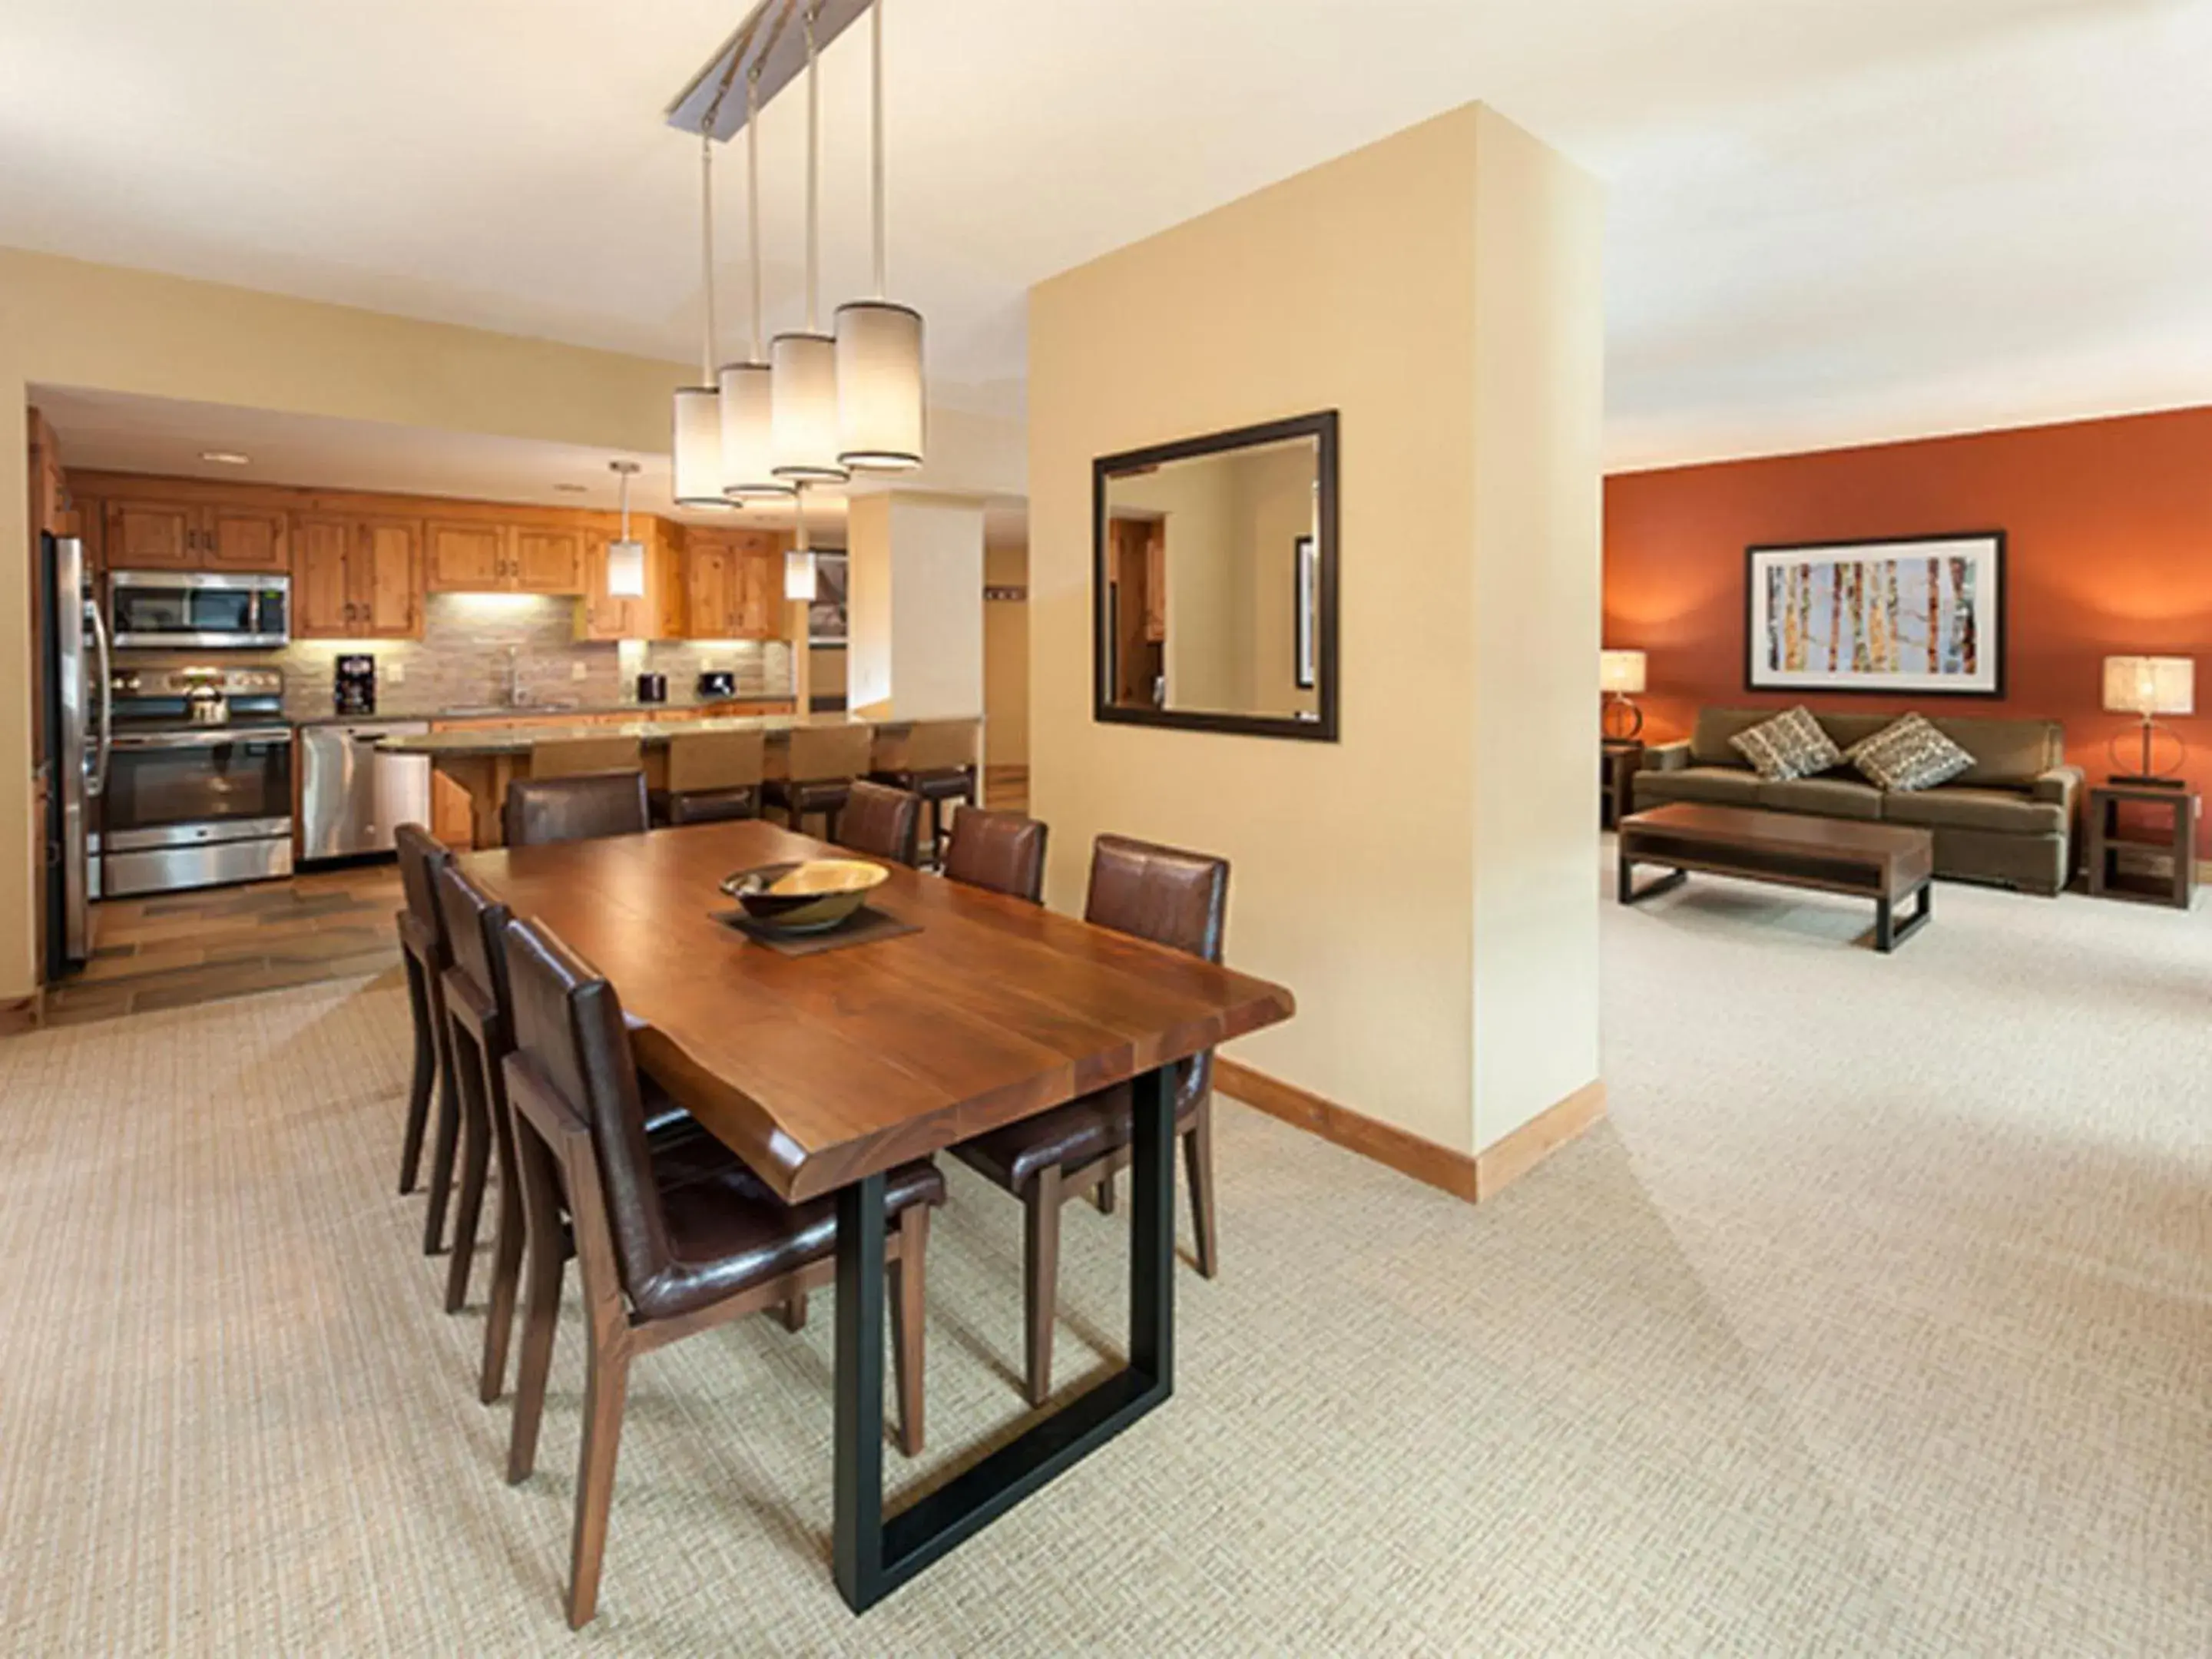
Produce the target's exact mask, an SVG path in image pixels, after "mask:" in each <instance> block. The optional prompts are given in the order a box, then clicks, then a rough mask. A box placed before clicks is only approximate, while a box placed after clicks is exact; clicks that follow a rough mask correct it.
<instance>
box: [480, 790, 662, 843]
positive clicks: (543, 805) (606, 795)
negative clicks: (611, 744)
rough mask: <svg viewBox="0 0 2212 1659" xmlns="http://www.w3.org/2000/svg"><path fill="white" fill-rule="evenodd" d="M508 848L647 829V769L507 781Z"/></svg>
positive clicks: (639, 833) (506, 816) (588, 839)
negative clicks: (643, 771)
mask: <svg viewBox="0 0 2212 1659" xmlns="http://www.w3.org/2000/svg"><path fill="white" fill-rule="evenodd" d="M504 823H505V827H506V833H507V845H508V846H509V847H544V846H548V845H550V844H551V843H553V842H563V841H595V840H597V839H598V838H599V836H635V835H641V834H643V833H644V831H645V829H646V827H647V823H648V820H647V816H646V802H645V774H644V773H642V772H591V773H586V775H583V776H581V777H574V778H517V779H516V780H515V781H513V783H510V784H508V785H507V810H506V812H505V814H504Z"/></svg>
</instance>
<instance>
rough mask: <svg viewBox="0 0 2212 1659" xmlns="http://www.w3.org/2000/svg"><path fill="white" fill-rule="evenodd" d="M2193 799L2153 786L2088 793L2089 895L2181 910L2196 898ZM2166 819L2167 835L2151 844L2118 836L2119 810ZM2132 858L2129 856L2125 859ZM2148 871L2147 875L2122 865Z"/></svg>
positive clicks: (2102, 787)
mask: <svg viewBox="0 0 2212 1659" xmlns="http://www.w3.org/2000/svg"><path fill="white" fill-rule="evenodd" d="M2198 805H2199V803H2198V799H2197V796H2196V795H2194V794H2192V793H2190V792H2189V791H2188V790H2186V789H2160V788H2159V787H2157V786H2155V785H2154V784H2141V783H2100V784H2095V785H2093V786H2092V787H2091V788H2090V790H2089V890H2090V892H2091V893H2093V894H2094V895H2095V896H2097V897H2099V898H2121V899H2133V900H2135V901H2136V902H2138V903H2142V904H2170V905H2172V906H2173V908H2176V909H2177V910H2186V909H2187V908H2189V907H2190V905H2191V903H2193V902H2195V901H2196V897H2197V811H2198ZM2130 806H2141V807H2148V808H2151V809H2153V810H2155V811H2164V812H2165V813H2166V820H2167V834H2166V836H2163V837H2161V838H2159V839H2156V840H2153V839H2150V838H2148V837H2146V836H2124V835H2122V834H2121V833H2120V813H2121V811H2122V810H2123V809H2124V808H2125V807H2130ZM2131 854H2132V856H2130V855H2131ZM2145 864H2148V865H2152V866H2156V867H2155V868H2154V870H2153V871H2152V872H2148V873H2147V872H2145V871H2143V870H2142V868H2140V867H2136V868H2132V869H2130V868H2124V867H2123V866H2126V865H2136V866H2142V865H2145Z"/></svg>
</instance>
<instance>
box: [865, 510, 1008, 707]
mask: <svg viewBox="0 0 2212 1659" xmlns="http://www.w3.org/2000/svg"><path fill="white" fill-rule="evenodd" d="M845 540H846V551H847V554H848V556H849V558H850V560H851V570H852V592H851V599H850V605H849V607H848V619H849V632H848V640H849V644H848V648H847V651H846V665H845V673H846V695H847V696H848V698H849V699H850V700H851V702H852V706H853V707H854V708H870V707H878V706H881V705H884V704H888V705H889V706H890V708H895V709H896V710H897V711H898V713H899V714H902V715H911V716H916V717H921V718H929V717H933V716H939V715H967V716H970V717H972V716H974V715H976V714H981V713H982V711H983V506H982V503H981V501H963V500H959V499H957V498H952V497H945V496H937V495H910V494H908V493H906V492H904V491H897V490H895V491H892V492H890V493H888V494H884V495H867V496H862V497H860V499H858V500H856V501H854V503H853V505H852V508H851V512H850V513H849V515H848V518H847V520H846V531H845Z"/></svg>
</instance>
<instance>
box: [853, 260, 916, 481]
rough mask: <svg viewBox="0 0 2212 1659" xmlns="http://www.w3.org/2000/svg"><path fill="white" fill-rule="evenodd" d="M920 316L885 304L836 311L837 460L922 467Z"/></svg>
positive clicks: (866, 467)
mask: <svg viewBox="0 0 2212 1659" xmlns="http://www.w3.org/2000/svg"><path fill="white" fill-rule="evenodd" d="M922 409H923V388H922V372H921V313H920V312H918V311H915V310H912V309H910V308H909V307H906V306H895V305H890V304H888V303H886V302H884V301H880V300H875V301H854V303H853V304H851V305H844V306H839V307H837V459H838V460H839V461H840V462H842V464H843V465H846V466H848V467H850V468H851V469H852V470H853V471H855V472H905V471H911V470H912V469H914V468H915V467H917V466H920V465H921V444H922Z"/></svg>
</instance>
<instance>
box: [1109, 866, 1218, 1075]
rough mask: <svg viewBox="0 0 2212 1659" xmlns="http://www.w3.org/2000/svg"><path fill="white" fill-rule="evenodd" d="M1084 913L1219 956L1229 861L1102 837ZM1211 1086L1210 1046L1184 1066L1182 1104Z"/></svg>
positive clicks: (1119, 929)
mask: <svg viewBox="0 0 2212 1659" xmlns="http://www.w3.org/2000/svg"><path fill="white" fill-rule="evenodd" d="M1083 919H1084V920H1085V921H1090V922H1096V923H1097V925H1098V926H1099V927H1111V928H1112V929H1114V931H1115V933H1133V934H1135V935H1136V936H1137V937H1138V938H1139V939H1150V940H1152V943H1153V944H1155V945H1168V946H1170V948H1172V949H1174V950H1177V951H1188V952H1189V953H1190V954H1191V955H1192V956H1194V957H1205V958H1206V960H1207V961H1208V962H1218V961H1220V960H1221V944H1222V935H1223V934H1224V933H1225V932H1226V931H1227V929H1228V926H1229V860H1227V859H1218V858H1212V857H1210V856H1209V855H1207V854H1204V853H1187V852H1184V851H1183V850H1182V848H1176V847H1162V846H1160V845H1158V843H1157V842H1147V841H1133V840H1132V839H1130V838H1129V837H1128V836H1099V837H1098V839H1097V841H1095V842H1092V843H1091V892H1090V896H1088V897H1087V898H1086V899H1085V901H1084V905H1083ZM1212 1086H1213V1050H1212V1049H1211V1048H1209V1049H1207V1050H1206V1052H1205V1053H1204V1054H1200V1055H1199V1056H1198V1060H1197V1063H1196V1064H1194V1065H1191V1066H1188V1069H1187V1070H1185V1071H1184V1072H1183V1073H1182V1078H1181V1081H1180V1083H1179V1085H1178V1086H1177V1088H1176V1105H1177V1108H1178V1109H1181V1108H1182V1107H1184V1106H1188V1105H1190V1104H1192V1103H1194V1102H1196V1101H1197V1100H1198V1099H1199V1098H1200V1097H1202V1096H1203V1095H1204V1094H1205V1093H1206V1091H1207V1090H1208V1089H1210V1088H1212Z"/></svg>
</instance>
